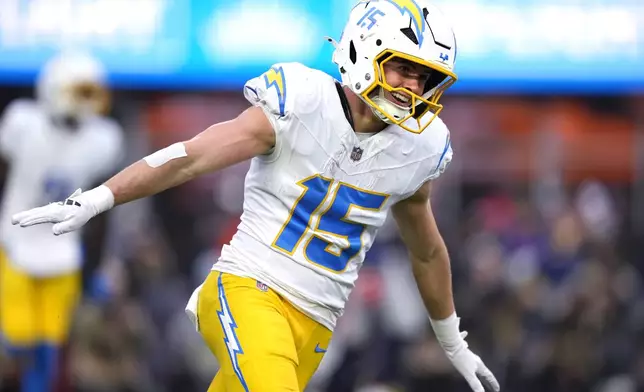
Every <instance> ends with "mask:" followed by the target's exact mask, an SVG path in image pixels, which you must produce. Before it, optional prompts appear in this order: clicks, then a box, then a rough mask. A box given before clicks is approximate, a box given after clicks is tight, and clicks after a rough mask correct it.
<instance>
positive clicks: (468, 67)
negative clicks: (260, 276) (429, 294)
mask: <svg viewBox="0 0 644 392" xmlns="http://www.w3.org/2000/svg"><path fill="white" fill-rule="evenodd" d="M436 2H437V3H438V4H439V6H440V7H441V8H442V9H443V11H444V13H445V14H446V16H447V17H448V18H449V19H451V20H452V22H453V23H454V26H455V31H456V36H457V40H458V44H459V46H458V47H459V57H458V59H457V63H456V71H457V74H458V75H459V79H460V80H459V82H458V83H457V84H456V85H455V86H454V87H453V89H454V90H458V91H461V92H495V91H497V92H519V93H567V92H573V93H577V92H579V93H625V92H640V93H641V92H644V3H642V2H641V0H592V1H591V0H587V1H575V2H561V1H556V0H524V1H518V0H485V1H483V0H480V1H479V0H436ZM354 4H355V0H327V1H298V0H238V1H224V0H1V1H0V83H2V84H24V83H31V82H32V81H33V78H34V76H35V75H36V72H37V71H38V69H39V68H40V66H41V65H42V64H43V63H44V61H45V60H46V59H47V58H48V57H50V56H51V55H52V54H54V53H55V52H56V51H57V50H58V49H60V48H65V47H85V48H88V49H89V50H91V52H92V53H94V54H95V55H97V56H98V57H99V58H100V59H101V60H102V61H103V62H104V63H105V64H106V66H107V67H108V69H109V71H110V74H111V80H112V81H113V83H114V84H115V85H116V86H118V87H123V88H189V89H192V88H198V89H226V90H230V89H238V88H240V86H241V85H242V84H243V83H244V82H245V81H246V80H247V79H249V78H252V77H254V76H256V75H258V74H260V73H262V72H264V71H265V70H266V69H267V68H268V67H269V66H270V65H271V64H273V63H276V62H287V61H299V62H302V63H304V64H306V65H309V66H311V67H315V68H319V69H322V70H324V71H326V72H329V73H331V74H332V75H334V76H336V77H337V76H338V74H337V69H336V67H335V65H334V64H332V62H331V54H332V47H331V45H330V44H328V43H327V42H326V41H325V40H324V36H327V35H328V36H331V37H334V38H336V39H337V38H339V37H340V34H341V31H342V28H343V27H344V23H345V21H346V17H347V15H348V13H349V10H350V9H351V7H352V6H353V5H354Z"/></svg>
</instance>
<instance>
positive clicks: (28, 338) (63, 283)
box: [0, 251, 80, 347]
mask: <svg viewBox="0 0 644 392" xmlns="http://www.w3.org/2000/svg"><path fill="white" fill-rule="evenodd" d="M79 295H80V272H76V273H72V274H66V275H60V276H54V277H45V278H39V277H33V276H30V275H29V274H27V273H25V272H24V271H21V270H19V269H17V268H16V267H14V266H13V265H12V264H11V263H10V262H9V260H7V257H6V255H5V254H4V252H2V251H0V334H2V336H3V338H4V339H5V340H6V342H7V343H9V344H10V345H11V346H15V347H24V346H33V345H35V344H38V343H49V344H54V345H60V344H61V343H63V342H64V341H65V340H66V339H67V336H68V333H69V328H70V324H71V320H72V316H73V313H74V309H75V307H76V304H77V302H78V298H79Z"/></svg>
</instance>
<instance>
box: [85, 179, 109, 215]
mask: <svg viewBox="0 0 644 392" xmlns="http://www.w3.org/2000/svg"><path fill="white" fill-rule="evenodd" d="M78 199H81V201H83V200H84V201H85V202H88V203H90V205H91V206H92V207H94V215H95V216H96V215H98V214H100V213H101V212H105V211H107V210H109V209H110V208H112V207H114V194H113V193H112V191H111V190H110V188H108V187H107V186H105V185H101V186H98V187H96V188H94V189H90V190H89V191H87V192H84V193H81V195H80V196H79V198H78Z"/></svg>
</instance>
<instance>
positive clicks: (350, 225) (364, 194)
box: [273, 174, 388, 272]
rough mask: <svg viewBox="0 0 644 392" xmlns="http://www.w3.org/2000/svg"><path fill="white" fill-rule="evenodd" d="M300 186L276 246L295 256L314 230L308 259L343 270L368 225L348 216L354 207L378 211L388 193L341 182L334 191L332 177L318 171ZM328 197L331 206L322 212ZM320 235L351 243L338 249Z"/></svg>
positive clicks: (324, 266)
mask: <svg viewBox="0 0 644 392" xmlns="http://www.w3.org/2000/svg"><path fill="white" fill-rule="evenodd" d="M298 185H299V186H301V187H303V188H304V192H302V194H301V195H300V197H299V198H298V199H297V200H296V201H295V205H294V206H293V208H292V209H291V214H290V217H289V219H288V220H287V221H286V223H285V224H284V226H283V227H282V230H281V231H280V233H279V234H278V235H277V238H276V239H275V241H274V242H273V246H274V247H276V248H278V249H280V250H282V251H284V252H286V253H288V254H289V255H293V253H295V250H296V249H297V247H298V246H299V244H300V242H301V241H302V238H304V235H305V234H306V232H307V230H312V232H313V234H312V235H311V237H310V238H309V240H308V241H307V242H306V244H305V245H304V256H305V258H306V259H307V260H308V261H310V262H312V263H314V264H317V265H319V266H321V267H323V268H326V269H329V270H331V271H334V272H342V271H344V270H345V269H346V267H347V264H348V263H349V260H351V259H352V258H353V257H354V256H355V255H357V254H358V253H359V252H360V249H361V248H362V233H363V232H364V229H365V225H363V224H361V223H357V222H354V221H351V220H350V219H349V218H348V215H349V213H350V212H351V209H352V208H358V209H362V210H372V211H378V210H380V209H381V208H382V206H383V205H384V203H385V201H386V200H387V197H388V195H386V194H383V193H376V192H371V191H367V190H364V189H358V188H356V187H354V186H352V185H349V184H345V183H339V184H338V185H337V186H336V187H335V188H334V190H333V192H331V190H332V188H333V187H332V185H333V180H331V179H328V178H324V177H322V176H320V175H319V174H318V175H315V176H313V177H309V178H306V179H304V180H302V181H300V182H299V183H298ZM329 198H330V200H331V201H330V204H329V206H328V207H327V208H326V209H325V210H324V211H323V212H320V211H319V210H320V209H321V208H322V206H323V205H324V204H325V203H324V202H325V200H329ZM317 214H319V215H320V219H319V221H318V223H317V225H315V227H312V226H311V219H312V218H313V216H315V215H317ZM321 234H326V235H327V236H332V237H340V238H342V239H344V240H345V241H346V242H348V247H344V248H339V247H337V246H335V245H334V244H332V243H330V242H329V241H327V240H325V239H324V237H323V236H321Z"/></svg>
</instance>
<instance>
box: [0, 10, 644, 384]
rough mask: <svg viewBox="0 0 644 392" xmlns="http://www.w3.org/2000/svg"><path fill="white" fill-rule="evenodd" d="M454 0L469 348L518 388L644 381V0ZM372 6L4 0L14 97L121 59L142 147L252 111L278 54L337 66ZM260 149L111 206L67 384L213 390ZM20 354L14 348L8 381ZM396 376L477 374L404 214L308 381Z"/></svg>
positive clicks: (129, 114) (457, 222) (130, 149)
mask: <svg viewBox="0 0 644 392" xmlns="http://www.w3.org/2000/svg"><path fill="white" fill-rule="evenodd" d="M437 3H439V4H440V5H442V8H443V10H444V11H445V14H446V15H447V16H448V17H449V18H450V19H451V20H452V21H453V22H454V24H455V30H456V34H457V39H458V42H459V47H458V52H459V57H458V60H457V64H456V71H457V73H458V75H459V78H460V80H459V82H458V83H457V84H456V85H455V86H454V87H453V88H452V89H451V90H450V91H449V92H448V93H447V95H446V96H445V97H444V99H443V103H444V104H445V106H446V109H445V110H444V112H443V115H442V117H443V118H444V120H445V122H446V123H447V124H448V126H449V127H450V129H451V130H452V138H453V146H454V151H455V159H454V161H453V163H452V164H451V166H450V168H449V170H448V171H447V172H446V174H445V175H444V176H442V177H441V179H440V181H439V182H438V184H437V188H436V192H435V196H434V200H433V206H434V209H435V211H436V215H437V219H438V220H439V225H440V228H441V230H442V232H443V234H444V236H445V239H446V241H447V243H448V247H449V249H450V253H451V257H452V265H453V270H454V288H455V298H456V303H457V309H458V312H459V314H460V316H461V317H462V326H463V328H464V329H466V330H468V331H469V333H470V334H469V337H468V341H469V343H470V346H471V347H473V348H474V350H475V351H476V352H477V353H479V354H480V355H481V356H482V357H483V358H484V360H485V362H486V363H487V364H488V365H489V367H490V368H491V370H492V371H493V372H494V373H495V374H496V376H497V378H498V379H499V381H500V382H501V385H502V390H504V391H508V392H520V391H525V392H532V391H535V392H536V391H540V392H541V391H549V392H577V391H579V392H582V391H592V392H641V391H644V286H643V285H642V282H643V280H642V277H643V273H644V251H643V248H644V247H643V246H642V245H641V243H642V242H641V241H644V94H643V93H644V5H643V4H642V3H641V1H640V0H576V1H575V0H566V1H561V0H559V1H555V0H545V1H537V0H524V1H512V0H487V1H482V0H481V1H477V0H451V1H447V0H440V1H438V0H437ZM352 4H353V1H351V0H327V1H316V2H313V1H308V0H307V1H296V0H240V1H223V0H214V1H212V0H211V1H206V0H0V109H3V108H4V107H6V105H7V104H8V103H9V102H10V101H11V100H12V99H15V98H17V97H24V96H32V94H33V90H32V86H31V83H32V82H33V78H34V76H35V74H36V71H37V70H38V68H39V67H40V66H41V65H42V63H43V62H44V61H45V60H46V59H47V58H48V57H49V56H50V55H52V54H53V53H55V51H56V50H58V49H60V48H65V47H84V48H87V49H88V50H91V51H92V53H94V54H96V55H97V56H98V57H99V58H100V59H101V60H102V61H103V62H104V63H105V64H106V65H107V67H108V69H109V70H110V73H111V82H112V84H113V86H114V109H113V115H114V116H115V117H116V118H117V119H118V120H119V121H120V122H121V123H122V124H123V126H124V128H125V131H126V135H127V140H128V143H127V157H126V160H125V162H124V164H128V163H131V162H133V161H134V160H136V159H138V158H140V157H141V156H143V155H145V154H147V153H149V152H151V151H154V150H156V149H158V148H161V147H163V146H166V145H168V144H170V143H172V142H175V141H178V140H182V139H185V138H188V137H191V136H193V135H195V134H196V133H198V132H199V131H200V130H202V129H204V128H205V127H207V126H208V125H209V124H211V123H214V122H218V121H222V120H227V119H230V118H231V117H233V116H235V115H236V114H237V113H238V112H240V111H241V110H243V109H244V108H245V107H247V106H248V104H247V103H246V102H245V101H244V99H243V97H242V95H241V89H240V87H241V86H242V85H243V82H244V81H245V80H246V79H248V78H250V77H253V76H255V75H257V74H260V73H262V72H263V71H264V70H266V69H267V68H268V67H269V66H270V65H271V64H272V63H274V62H283V61H300V62H303V63H305V64H307V65H309V66H312V67H318V68H321V69H324V70H325V71H327V72H330V73H332V74H333V75H336V76H337V74H336V72H335V69H334V66H333V64H332V63H331V61H330V55H331V47H330V45H329V44H327V43H326V42H325V40H324V39H323V37H324V36H325V35H329V36H332V37H335V38H338V37H339V35H340V33H341V30H342V26H343V23H344V20H345V17H346V15H347V13H348V10H349V9H350V7H351V5H352ZM246 169H247V164H240V165H238V166H235V167H232V168H229V169H227V170H224V171H222V172H220V173H216V174H212V175H209V176H206V177H203V178H200V179H199V180H196V181H193V182H191V183H189V184H186V185H184V186H181V187H178V188H176V189H172V190H170V191H167V192H165V193H163V194H161V195H158V196H156V197H153V198H149V199H145V200H141V201H138V202H135V203H132V204H130V205H126V206H121V207H119V208H117V209H115V210H114V211H112V212H110V213H109V217H110V228H109V237H108V241H107V244H106V250H105V252H103V256H102V257H101V259H100V261H101V263H100V269H99V271H100V272H101V276H102V281H100V282H93V284H91V285H88V286H89V288H90V289H89V290H88V294H87V296H86V298H85V299H84V301H83V304H82V306H81V307H80V309H79V312H78V315H77V318H76V322H75V328H74V331H73V335H72V341H71V343H70V345H69V347H68V348H67V350H66V352H65V359H66V371H65V377H64V379H62V380H61V382H60V387H59V390H60V391H61V392H62V391H72V390H77V391H87V392H102V391H133V392H134V391H137V392H138V391H141V392H145V391H200V390H205V387H206V385H207V384H208V383H209V381H210V378H211V377H212V376H213V374H214V372H215V370H216V366H217V364H216V362H215V360H214V358H213V357H212V356H211V354H210V353H209V352H208V351H207V350H206V348H205V346H204V345H203V344H202V342H201V340H200V337H199V336H198V335H197V334H196V333H195V332H194V331H193V330H192V327H191V325H190V324H189V321H188V320H187V318H186V317H185V316H184V313H183V307H184V304H185V302H186V301H187V298H188V297H189V294H190V292H191V291H192V289H193V288H194V287H195V286H197V285H198V284H199V282H200V281H201V279H202V278H203V277H204V276H205V274H206V273H207V271H208V269H209V267H210V264H211V263H212V262H213V260H214V259H215V258H216V257H217V253H218V251H219V248H220V246H221V244H222V243H224V242H226V241H227V240H228V239H229V238H230V236H231V235H232V233H233V232H234V228H235V226H236V223H237V219H238V216H239V214H240V207H241V200H242V191H243V176H244V173H245V170H246ZM89 240H92V238H91V235H90V236H89ZM97 260H98V259H97ZM97 260H95V261H97ZM12 374H13V373H12V369H11V368H10V367H9V366H8V363H7V362H6V361H4V360H3V356H2V354H1V353H0V376H1V377H0V379H2V380H4V383H3V384H1V385H4V387H5V388H6V387H7V385H8V384H9V383H10V381H11V378H12ZM384 385H390V386H395V387H397V388H398V390H405V391H445V392H452V391H453V392H464V391H467V390H468V388H467V385H466V384H465V382H464V381H462V380H461V379H460V377H459V376H458V375H456V374H455V372H454V371H453V370H452V367H451V365H450V364H449V362H448V361H447V360H446V359H445V357H444V355H443V353H442V351H441V349H440V347H439V346H438V345H437V343H436V341H435V340H434V339H433V334H432V332H431V330H430V329H429V325H428V322H427V319H426V316H425V313H424V310H423V309H422V306H421V304H420V301H419V298H418V295H417V294H416V291H415V289H414V285H413V281H412V279H411V275H410V273H409V269H408V265H407V260H406V255H405V252H404V249H403V248H402V246H401V243H400V242H399V240H398V238H397V235H396V232H395V228H394V227H393V226H392V225H388V226H387V227H385V228H383V230H382V232H381V234H380V238H379V240H378V241H377V243H376V245H375V246H374V247H373V249H372V251H371V252H370V253H369V255H368V257H367V260H366V262H365V266H364V268H363V271H362V273H361V278H360V280H359V282H358V285H357V287H356V290H355V292H354V294H353V295H352V297H351V300H350V303H349V304H348V306H347V311H346V314H345V316H344V317H343V318H342V320H341V322H340V324H339V326H338V328H337V331H336V334H335V336H334V341H333V343H332V346H331V348H330V350H329V353H328V354H327V356H326V358H325V360H324V363H323V366H322V368H321V369H320V371H319V372H318V374H317V376H316V378H315V379H314V381H313V382H312V385H311V387H310V390H311V391H352V390H361V391H380V390H386V389H381V388H384V387H383V386H384ZM0 389H2V386H0Z"/></svg>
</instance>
